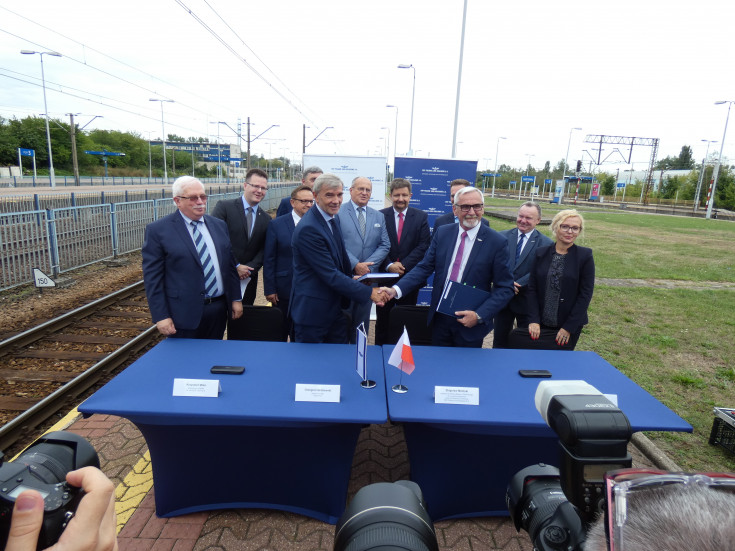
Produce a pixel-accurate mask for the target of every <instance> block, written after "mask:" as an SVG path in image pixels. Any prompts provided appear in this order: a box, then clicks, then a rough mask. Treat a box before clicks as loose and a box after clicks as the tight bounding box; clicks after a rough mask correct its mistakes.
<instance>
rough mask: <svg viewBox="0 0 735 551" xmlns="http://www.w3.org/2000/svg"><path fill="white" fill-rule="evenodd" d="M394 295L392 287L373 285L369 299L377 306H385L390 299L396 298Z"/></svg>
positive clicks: (394, 291)
mask: <svg viewBox="0 0 735 551" xmlns="http://www.w3.org/2000/svg"><path fill="white" fill-rule="evenodd" d="M396 295H397V293H396V290H395V289H393V288H392V287H373V291H372V293H371V294H370V300H372V301H373V302H374V303H375V304H377V305H378V306H385V304H386V303H387V302H389V301H390V300H391V299H394V298H396Z"/></svg>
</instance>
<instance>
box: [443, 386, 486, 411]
mask: <svg viewBox="0 0 735 551" xmlns="http://www.w3.org/2000/svg"><path fill="white" fill-rule="evenodd" d="M434 403H435V404H462V405H466V406H479V405H480V389H479V388H477V387H470V386H438V385H437V386H435V387H434Z"/></svg>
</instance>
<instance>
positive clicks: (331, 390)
mask: <svg viewBox="0 0 735 551" xmlns="http://www.w3.org/2000/svg"><path fill="white" fill-rule="evenodd" d="M339 391H340V388H339V385H307V384H302V383H296V401H297V402H339Z"/></svg>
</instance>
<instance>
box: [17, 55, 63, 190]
mask: <svg viewBox="0 0 735 551" xmlns="http://www.w3.org/2000/svg"><path fill="white" fill-rule="evenodd" d="M20 53H21V54H23V55H32V54H38V55H39V56H40V57H41V84H42V85H43V110H44V112H45V113H46V141H47V142H48V175H49V182H50V183H51V187H56V174H54V160H53V157H52V155H51V130H50V129H49V126H48V116H49V115H48V106H47V105H46V75H45V74H44V71H43V56H44V54H45V55H52V56H54V57H61V54H60V53H59V52H37V51H35V50H21V51H20Z"/></svg>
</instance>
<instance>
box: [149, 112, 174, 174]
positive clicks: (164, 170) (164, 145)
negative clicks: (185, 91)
mask: <svg viewBox="0 0 735 551" xmlns="http://www.w3.org/2000/svg"><path fill="white" fill-rule="evenodd" d="M148 101H157V102H159V103H160V104H161V143H162V144H163V183H164V184H165V185H168V166H167V165H166V129H165V128H164V126H163V104H164V102H165V103H173V102H174V100H172V99H158V98H150V99H149V100H148Z"/></svg>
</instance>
